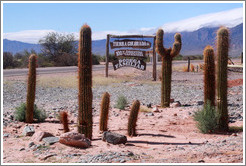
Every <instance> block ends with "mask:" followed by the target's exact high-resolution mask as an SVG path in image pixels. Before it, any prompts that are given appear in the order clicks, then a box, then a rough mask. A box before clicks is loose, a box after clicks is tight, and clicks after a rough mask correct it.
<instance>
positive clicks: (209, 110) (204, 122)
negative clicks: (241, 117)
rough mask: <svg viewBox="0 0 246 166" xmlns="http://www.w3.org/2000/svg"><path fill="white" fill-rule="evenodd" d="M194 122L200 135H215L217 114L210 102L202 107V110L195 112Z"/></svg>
mask: <svg viewBox="0 0 246 166" xmlns="http://www.w3.org/2000/svg"><path fill="white" fill-rule="evenodd" d="M193 116H194V120H195V121H197V127H198V129H199V130H200V131H201V132H202V133H215V132H216V130H217V129H218V118H219V114H218V112H217V111H216V109H215V107H213V106H211V104H210V102H208V103H207V104H205V105H204V107H203V109H201V110H198V111H197V112H195V114H194V115H193Z"/></svg>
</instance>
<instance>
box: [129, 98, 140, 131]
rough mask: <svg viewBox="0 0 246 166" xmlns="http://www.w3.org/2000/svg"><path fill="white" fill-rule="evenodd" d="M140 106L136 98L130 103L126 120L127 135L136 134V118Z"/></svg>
mask: <svg viewBox="0 0 246 166" xmlns="http://www.w3.org/2000/svg"><path fill="white" fill-rule="evenodd" d="M139 108H140V102H139V101H138V100H136V101H135V102H134V103H133V104H132V108H131V112H130V116H129V120H128V135H129V136H136V125H137V119H138V112H139Z"/></svg>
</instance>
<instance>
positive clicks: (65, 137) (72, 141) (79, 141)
mask: <svg viewBox="0 0 246 166" xmlns="http://www.w3.org/2000/svg"><path fill="white" fill-rule="evenodd" d="M59 142H60V143H62V144H65V145H68V146H73V147H77V148H88V147H89V146H90V145H91V141H90V140H89V139H88V138H85V136H84V134H80V133H77V132H73V131H72V132H67V133H64V134H62V135H61V136H60V140H59Z"/></svg>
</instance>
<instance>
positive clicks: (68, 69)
mask: <svg viewBox="0 0 246 166" xmlns="http://www.w3.org/2000/svg"><path fill="white" fill-rule="evenodd" d="M196 62H197V63H202V62H203V61H202V60H199V61H198V60H197V61H196ZM173 64H174V65H175V64H187V61H173ZM157 65H161V62H158V63H157ZM147 66H152V64H151V63H147ZM77 69H78V68H77V66H68V67H46V68H37V74H38V75H41V74H52V73H70V72H71V73H73V72H77ZM92 69H93V71H98V70H105V65H94V66H93V68H92ZM109 70H113V66H112V65H111V64H109ZM27 73H28V69H27V68H25V69H6V70H3V76H4V77H11V76H23V75H27Z"/></svg>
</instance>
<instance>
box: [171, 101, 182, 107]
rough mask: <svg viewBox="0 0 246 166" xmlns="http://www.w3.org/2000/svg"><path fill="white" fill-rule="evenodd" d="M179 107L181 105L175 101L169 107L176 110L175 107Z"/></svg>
mask: <svg viewBox="0 0 246 166" xmlns="http://www.w3.org/2000/svg"><path fill="white" fill-rule="evenodd" d="M180 106H181V103H180V102H179V101H175V102H173V103H172V104H171V105H170V107H172V108H176V107H180Z"/></svg>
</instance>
